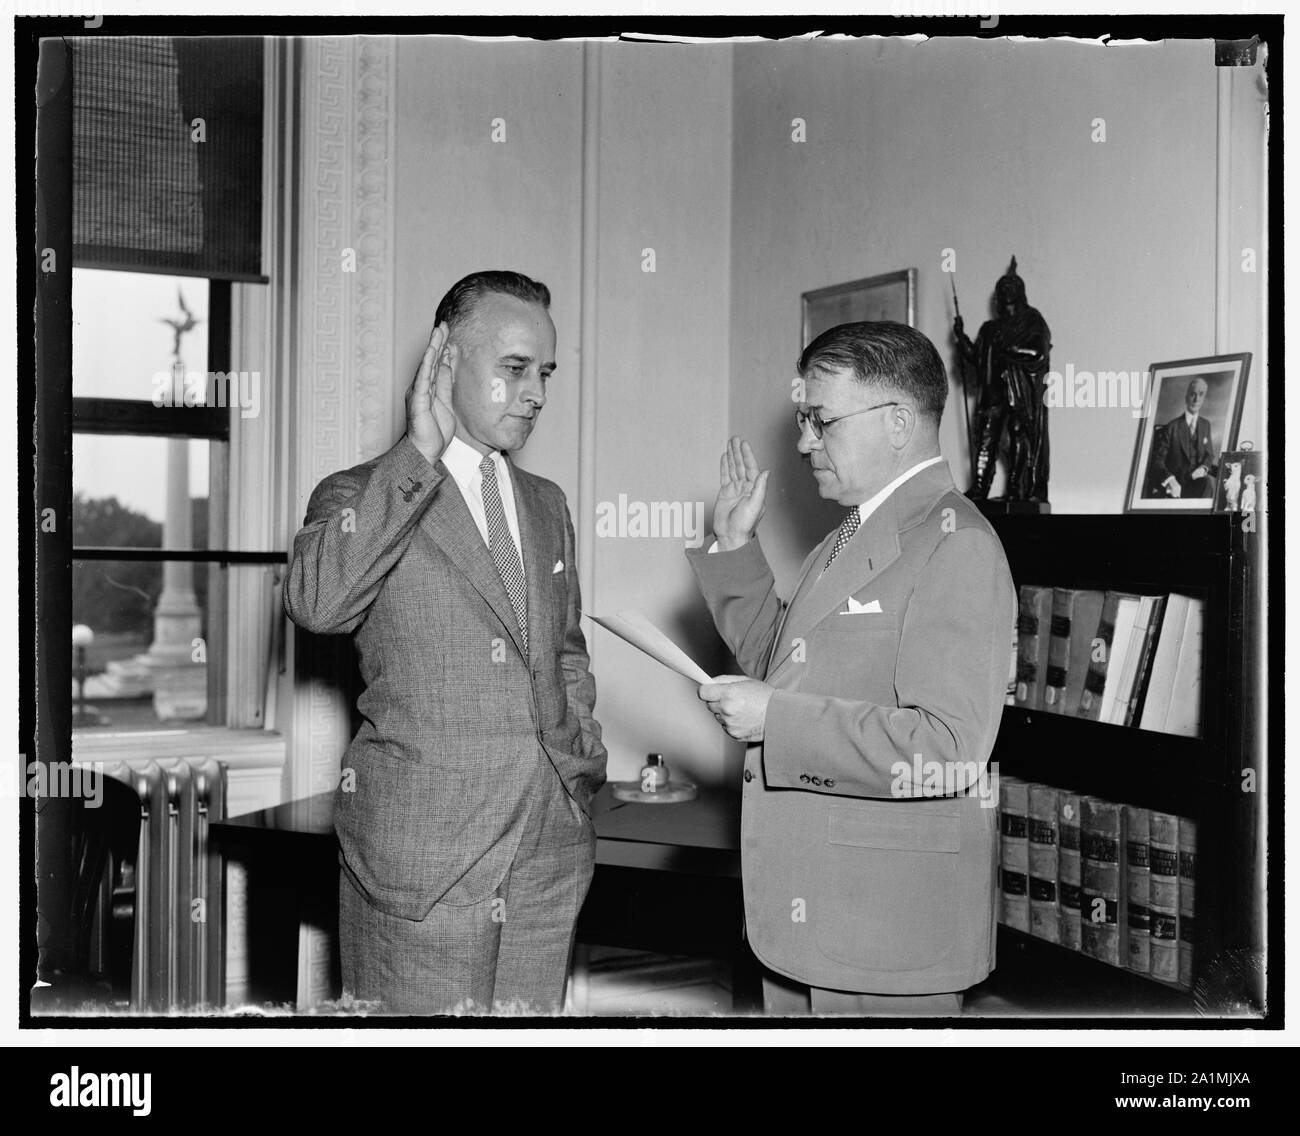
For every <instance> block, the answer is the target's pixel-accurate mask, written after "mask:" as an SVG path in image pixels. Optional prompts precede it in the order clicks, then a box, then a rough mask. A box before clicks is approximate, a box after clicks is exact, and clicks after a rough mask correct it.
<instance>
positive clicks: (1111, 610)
mask: <svg viewBox="0 0 1300 1136" xmlns="http://www.w3.org/2000/svg"><path fill="white" fill-rule="evenodd" d="M1118 611H1119V596H1118V595H1117V594H1116V593H1114V592H1107V593H1106V602H1105V603H1104V604H1103V605H1102V609H1101V619H1100V620H1099V621H1098V623H1097V632H1096V634H1095V635H1094V636H1093V638H1092V652H1091V654H1090V655H1089V663H1088V675H1087V677H1086V678H1085V679H1084V680H1083V693H1082V694H1081V695H1080V696H1079V717H1080V718H1087V719H1089V720H1090V721H1093V722H1097V721H1100V719H1101V698H1102V695H1103V694H1105V692H1106V667H1107V664H1108V662H1109V660H1110V648H1111V644H1112V643H1113V642H1114V639H1115V615H1116V613H1117V612H1118Z"/></svg>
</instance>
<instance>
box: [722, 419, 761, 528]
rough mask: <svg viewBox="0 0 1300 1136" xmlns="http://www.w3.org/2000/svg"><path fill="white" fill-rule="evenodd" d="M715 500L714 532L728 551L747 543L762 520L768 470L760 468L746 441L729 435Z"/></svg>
mask: <svg viewBox="0 0 1300 1136" xmlns="http://www.w3.org/2000/svg"><path fill="white" fill-rule="evenodd" d="M718 474H719V478H718V480H719V487H718V499H717V501H716V502H714V505H713V535H714V536H716V537H717V538H718V547H719V548H720V549H721V550H722V551H723V552H730V551H732V550H733V549H736V548H739V547H740V546H741V545H743V544H745V543H747V542H748V541H749V539H750V537H752V536H753V535H754V530H755V529H756V528H758V522H759V521H761V520H762V519H763V508H764V504H765V501H766V498H767V474H768V471H767V470H763V471H761V472H760V471H759V468H758V462H756V461H755V460H754V451H753V450H751V449H750V448H749V443H748V442H745V441H742V440H741V439H740V438H739V437H732V438H731V440H730V441H729V442H727V448H726V450H724V451H723V454H722V460H721V462H719V465H718Z"/></svg>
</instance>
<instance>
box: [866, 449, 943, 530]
mask: <svg viewBox="0 0 1300 1136" xmlns="http://www.w3.org/2000/svg"><path fill="white" fill-rule="evenodd" d="M941 461H943V455H942V454H936V455H935V456H934V457H932V458H928V459H927V460H926V461H923V462H917V463H916V465H914V466H912V468H911V469H909V470H907V471H906V472H904V473H900V474H899V475H898V476H897V477H896V478H894V480H893V481H891V482H890V483H889V484H888V485H886V486H885V487H884V489H882V490H881V491H880V492H879V493H877V494H876V495H875V496H874V497H872V498H870V499H869V500H866V501H863V502H862V504H861V505H859V506H858V523H859V524H863V523H864V522H865V521H866V519H867V518H868V517H869V516H871V514H872V513H874V512H875V511H876V510H877V509H879V508H880V506H881V505H883V504H884V503H885V501H886V500H888V498H889V495H890V494H891V493H893V492H894V490H895V489H897V488H898V487H899V486H900V485H902V484H903V482H905V481H907V480H908V479H909V478H912V477H915V476H916V475H917V474H918V473H920V472H921V470H923V469H929V468H930V466H932V465H937V464H938V463H939V462H941Z"/></svg>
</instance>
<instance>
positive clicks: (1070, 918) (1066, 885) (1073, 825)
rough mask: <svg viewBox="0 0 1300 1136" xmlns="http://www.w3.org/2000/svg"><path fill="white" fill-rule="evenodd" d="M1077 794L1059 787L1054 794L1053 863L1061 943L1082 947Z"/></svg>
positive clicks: (1076, 948) (1078, 806) (1075, 948)
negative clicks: (1056, 876)
mask: <svg viewBox="0 0 1300 1136" xmlns="http://www.w3.org/2000/svg"><path fill="white" fill-rule="evenodd" d="M1080 808H1081V806H1080V801H1079V794H1078V793H1072V792H1070V791H1069V790H1068V789H1062V790H1061V791H1060V793H1059V794H1058V796H1057V818H1058V820H1057V840H1058V848H1057V864H1058V866H1059V873H1058V881H1059V883H1060V893H1061V946H1063V947H1069V948H1070V949H1071V950H1076V951H1077V950H1081V949H1082V938H1081V930H1080V923H1079V912H1080V903H1081V901H1082V893H1081V890H1080V885H1081V884H1082V882H1083V874H1082V862H1081V859H1080V842H1079V819H1080V815H1079V814H1080Z"/></svg>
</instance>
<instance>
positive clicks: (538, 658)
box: [284, 272, 606, 1013]
mask: <svg viewBox="0 0 1300 1136" xmlns="http://www.w3.org/2000/svg"><path fill="white" fill-rule="evenodd" d="M549 304H550V293H549V292H548V291H547V289H546V287H545V285H543V284H540V283H538V282H536V281H534V280H530V279H529V278H528V277H526V276H521V275H519V274H518V273H513V272H481V273H475V274H474V275H472V276H469V277H466V278H465V279H464V280H461V281H460V282H459V283H457V284H456V285H455V286H453V287H452V289H451V290H450V291H449V292H448V293H447V295H446V296H444V297H443V299H442V302H441V303H440V304H439V305H438V310H437V314H436V316H435V325H436V326H435V328H434V331H433V335H432V337H431V339H430V341H429V346H428V349H427V350H426V352H425V354H424V358H423V361H422V362H421V364H420V368H419V371H418V373H417V374H416V377H415V380H414V382H413V383H412V385H411V387H410V389H409V391H408V392H407V396H406V420H407V429H406V434H405V435H404V436H403V437H402V439H401V440H400V441H399V442H398V443H397V444H396V445H395V446H394V447H393V448H392V449H390V450H389V451H388V452H387V453H385V454H383V455H382V456H381V457H378V458H376V459H374V460H372V461H368V462H365V463H364V464H362V465H359V466H356V467H355V468H353V469H349V470H346V471H344V472H342V473H336V474H333V475H331V476H330V477H327V478H326V479H325V480H324V481H322V482H321V484H320V485H319V486H317V487H316V490H315V492H314V493H313V494H312V497H311V501H310V503H309V505H308V509H307V518H306V521H305V523H304V527H303V528H302V530H301V531H300V532H299V533H298V535H297V537H296V538H295V540H294V548H293V558H292V562H291V564H290V568H289V575H288V578H287V580H286V582H285V589H284V597H285V606H286V608H287V609H288V612H289V614H290V616H291V617H292V618H293V619H294V621H295V622H296V623H297V624H298V625H299V626H301V627H304V628H306V629H308V630H310V631H314V632H317V633H320V634H344V633H349V634H351V635H352V637H353V641H354V643H355V645H356V649H357V654H358V659H359V664H360V670H361V676H362V678H363V680H364V682H365V690H364V691H363V693H362V694H361V696H360V698H359V699H358V702H357V708H358V710H359V712H360V715H361V718H362V724H361V727H360V729H359V730H358V731H357V735H356V737H355V738H354V739H353V741H352V744H351V746H350V747H349V748H348V751H347V753H346V754H345V755H344V758H343V777H342V779H341V781H340V785H339V789H338V792H337V794H336V798H335V812H334V822H335V828H336V829H337V832H338V837H339V844H340V864H341V873H340V884H339V907H340V910H339V933H340V947H341V955H342V963H343V985H344V990H345V992H346V993H348V994H350V995H352V996H353V997H355V998H358V999H361V1000H363V1001H367V1002H370V1001H374V1002H378V1003H380V1005H381V1006H382V1008H383V1009H385V1010H388V1011H393V1012H399V1013H439V1012H446V1011H449V1010H454V1009H467V1010H473V1011H478V1012H483V1011H488V1010H491V1009H493V1008H508V1007H515V1008H521V1009H525V1010H529V1011H533V1012H539V1011H540V1012H552V1011H554V1010H556V1009H558V1008H559V1007H560V1005H561V1004H562V999H563V994H564V984H565V979H566V975H567V971H568V964H569V958H570V953H571V949H572V944H573V931H574V926H575V924H576V921H577V915H578V911H579V909H580V908H581V906H582V901H583V899H584V897H585V896H586V893H587V888H588V886H589V885H590V882H591V875H592V870H593V865H594V853H595V833H594V830H593V828H592V825H591V820H590V817H589V805H590V801H591V798H592V795H593V794H594V793H595V791H596V790H597V789H598V788H599V787H600V786H601V784H603V782H604V780H605V757H606V755H605V747H604V745H603V744H602V742H601V733H600V727H599V726H598V725H597V723H596V721H595V719H594V718H593V716H592V709H593V706H594V703H595V683H594V681H593V679H592V676H591V672H590V670H589V668H588V657H587V650H586V643H585V641H584V639H583V635H582V631H581V629H580V628H579V624H578V618H579V600H578V579H577V572H576V570H575V566H574V538H573V525H572V522H571V520H570V518H569V513H568V509H567V506H566V504H565V500H564V494H563V493H562V491H561V490H560V489H559V487H558V486H556V485H554V484H552V483H551V482H549V481H546V480H544V479H543V478H540V477H536V476H534V475H533V474H530V473H526V472H525V471H523V470H521V469H519V468H518V467H516V466H515V465H514V463H513V462H511V461H510V460H509V457H508V455H509V454H511V453H513V452H514V451H516V450H518V449H519V448H520V447H521V446H523V444H524V443H525V442H526V441H527V440H528V437H529V435H530V434H531V433H532V430H533V427H534V426H535V425H536V423H537V417H538V415H539V414H540V413H541V411H542V407H543V406H544V405H545V403H546V383H547V380H548V378H549V377H550V375H551V372H552V371H554V369H555V326H554V324H553V323H552V322H551V318H550V315H549V314H548V311H547V309H548V307H549Z"/></svg>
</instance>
